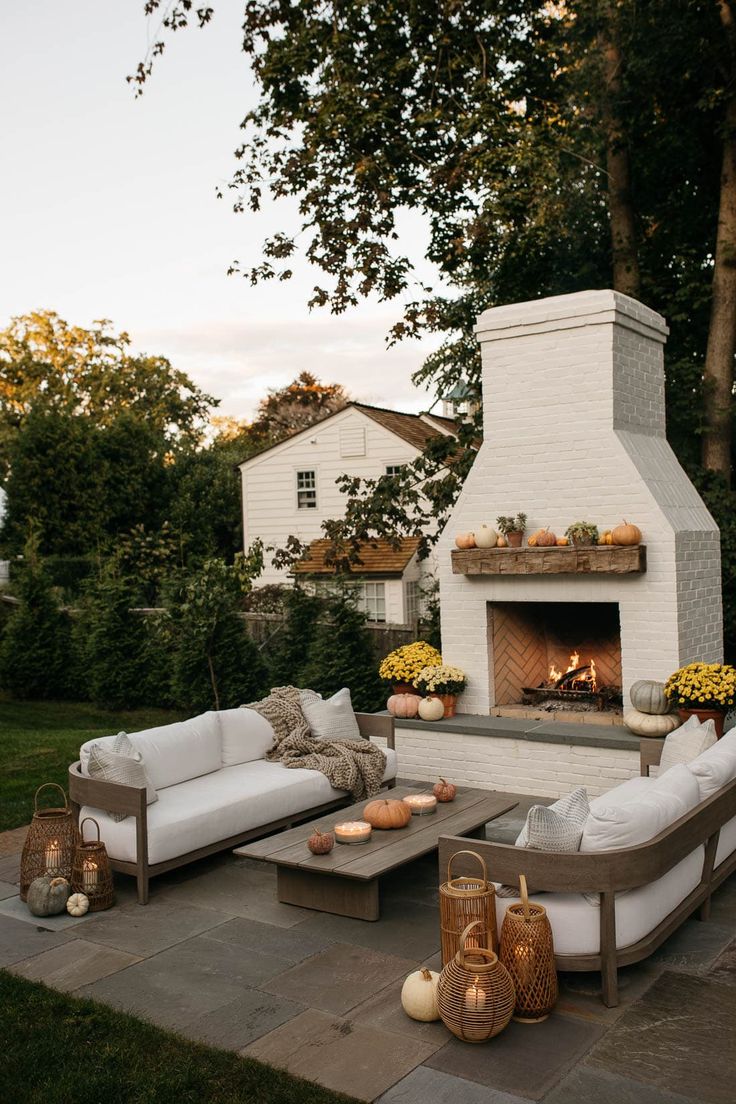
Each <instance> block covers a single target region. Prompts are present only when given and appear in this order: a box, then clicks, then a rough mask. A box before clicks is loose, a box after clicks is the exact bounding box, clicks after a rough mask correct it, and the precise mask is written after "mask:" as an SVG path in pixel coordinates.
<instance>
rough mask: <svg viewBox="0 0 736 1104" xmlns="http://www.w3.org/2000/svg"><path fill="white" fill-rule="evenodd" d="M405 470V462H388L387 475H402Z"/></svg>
mask: <svg viewBox="0 0 736 1104" xmlns="http://www.w3.org/2000/svg"><path fill="white" fill-rule="evenodd" d="M403 470H404V465H403V464H387V465H386V475H401V473H402V471H403Z"/></svg>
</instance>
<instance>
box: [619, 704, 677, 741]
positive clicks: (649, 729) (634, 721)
mask: <svg viewBox="0 0 736 1104" xmlns="http://www.w3.org/2000/svg"><path fill="white" fill-rule="evenodd" d="M681 723H682V722H681V721H680V718H679V717H678V716H677V715H676V714H675V713H640V712H639V710H638V709H627V710H626V711H625V712H624V724H625V725H626V727H627V728H630V729H631V731H632V732H634V733H636V735H637V736H666V735H667V734H668V733H669V732H674V730H675V729H676V728H679V727H680V725H681Z"/></svg>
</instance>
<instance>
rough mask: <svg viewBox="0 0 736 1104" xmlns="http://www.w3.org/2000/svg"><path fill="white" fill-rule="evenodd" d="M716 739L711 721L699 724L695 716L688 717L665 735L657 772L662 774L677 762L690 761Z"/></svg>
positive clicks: (711, 745)
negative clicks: (682, 723)
mask: <svg viewBox="0 0 736 1104" xmlns="http://www.w3.org/2000/svg"><path fill="white" fill-rule="evenodd" d="M716 740H717V736H716V726H715V725H714V724H713V721H706V722H705V724H701V723H700V721H699V720H698V718H697V717H690V718H689V720H687V721H686V722H685V724H684V725H682V726H681V727H680V728H676V729H675V731H674V732H670V734H669V736H667V737H665V741H664V747H663V748H662V755H661V758H660V760H659V774H660V775H662V774H664V772H665V771H668V770H670V769H671V768H672V767H674V766H676V765H677V764H678V763H685V764H687V763H691V762H692V761H693V759H697V757H698V756H699V755H701V754H702V753H703V752H704V751H707V750H708V748H709V747H713V744H715V742H716Z"/></svg>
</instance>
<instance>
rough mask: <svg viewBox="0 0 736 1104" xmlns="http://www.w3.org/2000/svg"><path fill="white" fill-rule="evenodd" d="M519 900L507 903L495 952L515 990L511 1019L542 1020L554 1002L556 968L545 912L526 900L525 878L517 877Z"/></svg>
mask: <svg viewBox="0 0 736 1104" xmlns="http://www.w3.org/2000/svg"><path fill="white" fill-rule="evenodd" d="M519 888H520V890H521V901H520V902H515V903H514V904H513V905H509V907H508V908H507V909H506V915H505V916H504V918H503V924H502V925H501V949H500V951H499V955H500V957H501V961H502V962H503V964H504V966H505V967H506V969H507V970H508V971H509V973H510V974H511V977H512V978H513V981H514V987H515V989H516V1010H515V1013H514V1019H515V1020H519V1021H520V1022H521V1023H539V1022H540V1021H541V1020H546V1019H547V1016H549V1014H550V1012H551V1011H552V1009H553V1008H554V1006H555V1004H556V1003H557V991H558V990H557V971H556V970H555V949H554V944H553V941H552V928H551V927H550V923H549V920H548V919H547V911H546V909H544V908H542V906H541V905H537V904H533V903H530V901H529V895H528V893H527V888H526V878H525V877H524V875H523V874H522V875H521V876H520V878H519Z"/></svg>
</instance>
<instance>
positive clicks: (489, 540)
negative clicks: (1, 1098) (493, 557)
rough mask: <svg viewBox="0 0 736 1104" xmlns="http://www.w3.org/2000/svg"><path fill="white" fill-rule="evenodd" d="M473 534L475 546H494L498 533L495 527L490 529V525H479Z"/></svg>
mask: <svg viewBox="0 0 736 1104" xmlns="http://www.w3.org/2000/svg"><path fill="white" fill-rule="evenodd" d="M473 536H474V537H475V546H476V548H495V547H496V541H497V540H498V533H497V532H496V530H495V529H491V527H490V525H481V527H480V529H476V530H475V533H474V534H473Z"/></svg>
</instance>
